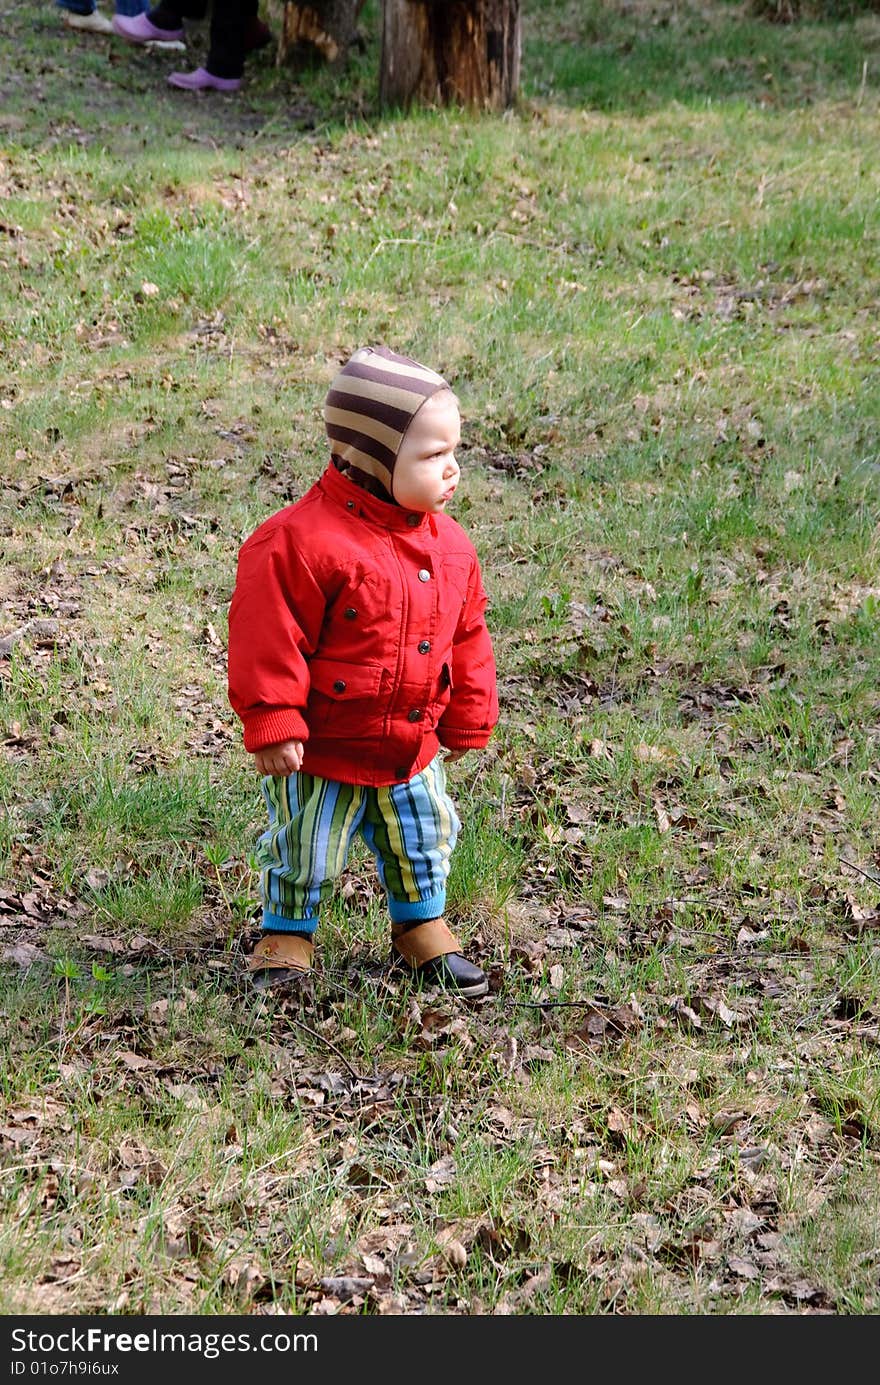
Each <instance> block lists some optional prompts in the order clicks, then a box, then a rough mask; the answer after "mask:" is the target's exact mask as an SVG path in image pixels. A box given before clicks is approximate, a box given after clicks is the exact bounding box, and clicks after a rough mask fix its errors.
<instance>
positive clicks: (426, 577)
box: [419, 567, 431, 582]
mask: <svg viewBox="0 0 880 1385" xmlns="http://www.w3.org/2000/svg"><path fill="white" fill-rule="evenodd" d="M430 580H431V574H430V572H429V571H428V569H427V568H426V567H423V568H420V569H419V581H420V582H430Z"/></svg>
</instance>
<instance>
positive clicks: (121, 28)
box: [113, 14, 183, 43]
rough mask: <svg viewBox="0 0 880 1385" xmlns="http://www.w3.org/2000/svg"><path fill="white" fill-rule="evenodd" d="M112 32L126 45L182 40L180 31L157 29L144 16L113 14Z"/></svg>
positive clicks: (181, 31)
mask: <svg viewBox="0 0 880 1385" xmlns="http://www.w3.org/2000/svg"><path fill="white" fill-rule="evenodd" d="M113 31H114V33H117V34H118V35H119V37H120V38H124V39H125V40H126V41H127V42H128V43H156V42H157V41H165V42H168V41H169V40H172V39H182V38H183V30H182V29H158V28H157V27H156V25H155V24H151V23H150V21H149V19H147V16H146V15H145V14H136V15H125V14H114V16H113Z"/></svg>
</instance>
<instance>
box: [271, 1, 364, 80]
mask: <svg viewBox="0 0 880 1385" xmlns="http://www.w3.org/2000/svg"><path fill="white" fill-rule="evenodd" d="M363 3H364V0H308V2H307V3H306V4H299V3H296V0H281V3H278V4H276V5H274V6H273V8H275V9H276V10H280V12H281V37H280V38H279V40H278V63H279V65H280V64H281V63H285V62H288V61H291V60H293V61H306V62H308V61H314V60H315V59H316V58H317V59H318V60H319V61H321V62H327V63H342V62H344V61H345V58H346V55H347V54H348V50H349V48H350V47H351V44H352V42H353V40H354V37H355V34H356V32H357V17H358V14H359V13H360V10H361V7H362V5H363Z"/></svg>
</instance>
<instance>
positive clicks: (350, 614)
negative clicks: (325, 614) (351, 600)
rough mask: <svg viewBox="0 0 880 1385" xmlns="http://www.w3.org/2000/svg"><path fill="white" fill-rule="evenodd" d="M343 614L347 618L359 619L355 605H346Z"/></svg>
mask: <svg viewBox="0 0 880 1385" xmlns="http://www.w3.org/2000/svg"><path fill="white" fill-rule="evenodd" d="M343 615H344V616H345V619H346V620H357V611H356V610H355V609H354V607H353V606H346V608H345V610H344V612H343Z"/></svg>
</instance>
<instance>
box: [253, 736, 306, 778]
mask: <svg viewBox="0 0 880 1385" xmlns="http://www.w3.org/2000/svg"><path fill="white" fill-rule="evenodd" d="M302 762H303V743H302V741H282V742H281V744H280V745H267V746H266V748H265V749H264V750H255V751H254V765H255V767H256V769H257V772H258V773H259V774H278V775H280V776H281V778H282V779H286V778H287V776H288V775H289V774H295V773H296V771H297V770H298V769H299V767H300V765H301V764H302Z"/></svg>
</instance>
